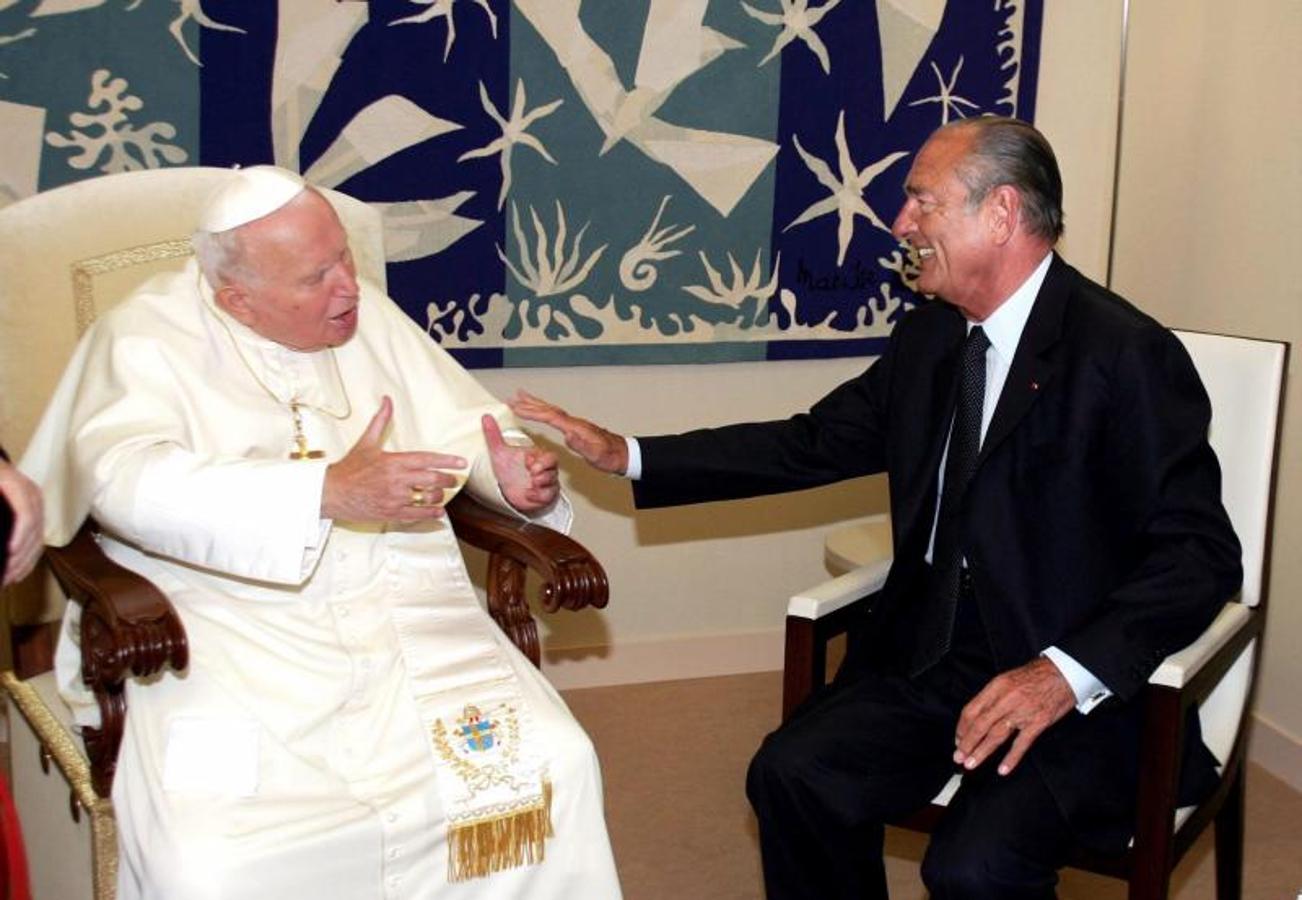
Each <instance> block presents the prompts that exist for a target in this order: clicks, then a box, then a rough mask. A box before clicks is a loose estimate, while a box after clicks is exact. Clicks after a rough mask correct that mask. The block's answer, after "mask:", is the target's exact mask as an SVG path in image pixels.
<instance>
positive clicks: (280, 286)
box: [236, 190, 359, 351]
mask: <svg viewBox="0 0 1302 900" xmlns="http://www.w3.org/2000/svg"><path fill="white" fill-rule="evenodd" d="M244 229H245V230H244V231H243V232H242V233H241V234H240V246H241V249H242V251H243V263H244V269H245V270H246V271H247V272H248V273H249V274H248V276H247V277H245V278H241V279H237V280H236V288H237V289H238V290H240V291H241V292H242V294H243V303H241V304H240V308H241V312H240V313H238V314H237V318H239V320H240V321H241V322H243V323H244V324H245V325H247V326H248V327H249V328H251V329H253V330H254V331H256V332H257V333H258V334H260V335H262V336H263V337H265V338H268V339H270V340H273V341H275V342H276V343H278V344H283V345H284V346H286V347H290V348H292V349H294V350H304V351H308V350H320V349H323V348H325V347H338V346H339V345H340V344H343V343H344V342H346V341H347V340H348V339H349V338H351V337H352V336H353V333H354V332H355V331H356V330H357V298H358V293H359V289H358V287H357V277H356V270H355V269H354V267H353V257H352V254H351V253H350V252H349V250H348V237H347V235H346V234H345V232H344V229H343V226H342V225H340V224H339V217H338V216H336V215H335V211H334V209H333V207H331V206H330V204H329V203H328V202H327V201H326V200H325V199H324V198H323V197H322V196H321V195H320V194H317V193H316V192H314V191H310V190H309V191H304V192H303V193H302V194H301V195H299V196H298V197H296V198H295V199H294V200H292V201H291V202H290V203H288V204H287V205H285V206H284V207H282V208H281V209H278V210H276V211H275V212H274V213H272V214H271V215H269V216H266V217H264V218H262V219H259V220H257V221H255V222H250V223H249V224H248V225H246V226H244Z"/></svg>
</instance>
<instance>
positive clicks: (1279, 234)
mask: <svg viewBox="0 0 1302 900" xmlns="http://www.w3.org/2000/svg"><path fill="white" fill-rule="evenodd" d="M1300 41H1302V4H1299V3H1298V2H1297V0H1256V2H1253V3H1243V4H1238V5H1236V6H1235V7H1234V11H1233V13H1232V14H1231V13H1228V12H1227V7H1226V6H1225V4H1223V3H1221V2H1218V0H1145V2H1143V3H1136V4H1133V9H1132V13H1131V22H1130V52H1129V54H1128V57H1129V62H1128V67H1127V73H1126V80H1127V83H1126V107H1125V119H1124V123H1123V126H1122V133H1123V143H1122V154H1121V174H1122V177H1121V190H1120V193H1119V202H1118V210H1117V239H1116V246H1117V250H1116V256H1115V264H1114V279H1113V282H1114V287H1115V288H1116V289H1117V290H1118V291H1120V292H1121V293H1123V294H1125V295H1126V296H1128V297H1129V298H1130V299H1132V300H1134V301H1135V302H1136V303H1139V304H1140V305H1142V306H1143V307H1144V308H1145V309H1147V310H1149V311H1150V312H1152V313H1153V314H1154V315H1156V316H1157V317H1158V318H1160V319H1162V320H1163V321H1164V322H1166V323H1168V324H1170V325H1174V326H1177V327H1181V328H1192V329H1201V330H1206V331H1221V332H1229V333H1233V334H1244V335H1250V336H1255V337H1269V338H1275V339H1280V340H1286V341H1291V342H1293V359H1292V365H1291V370H1292V371H1291V375H1290V376H1289V378H1288V384H1287V386H1286V397H1287V406H1286V408H1285V411H1284V435H1283V443H1282V447H1281V448H1280V472H1279V483H1278V487H1277V489H1276V507H1275V538H1274V554H1273V562H1272V573H1271V579H1270V598H1271V603H1270V614H1269V616H1268V620H1267V628H1266V645H1265V659H1264V665H1263V669H1262V673H1261V680H1260V682H1259V688H1258V698H1257V715H1258V722H1257V726H1256V730H1255V732H1254V746H1253V755H1254V757H1255V758H1257V759H1258V760H1259V761H1260V762H1262V763H1264V764H1266V765H1267V766H1268V767H1270V768H1271V769H1273V770H1274V771H1275V772H1277V773H1279V774H1281V775H1283V776H1284V777H1286V778H1288V779H1289V780H1290V781H1291V782H1292V783H1293V785H1294V786H1295V787H1298V788H1299V789H1302V703H1299V702H1298V693H1297V691H1298V687H1299V685H1302V655H1299V654H1298V652H1297V647H1298V644H1299V641H1300V640H1302V604H1299V603H1298V602H1297V595H1298V593H1299V591H1300V590H1302V554H1299V553H1297V552H1296V550H1295V549H1294V548H1296V547H1297V546H1298V544H1299V541H1302V482H1300V481H1299V479H1298V478H1297V471H1298V466H1297V460H1298V457H1299V453H1300V452H1302V384H1300V383H1299V379H1302V374H1300V373H1302V360H1300V359H1299V356H1298V353H1299V350H1300V349H1302V348H1299V344H1300V343H1302V281H1299V278H1298V276H1297V273H1296V272H1295V271H1294V270H1293V267H1292V265H1291V261H1292V260H1293V259H1294V254H1296V253H1298V251H1299V245H1300V244H1302V119H1300V118H1299V113H1302V79H1299V78H1298V76H1297V72H1296V63H1295V55H1296V48H1297V46H1298V43H1299V42H1300ZM1290 460H1291V461H1292V464H1291V465H1290V462H1289V461H1290Z"/></svg>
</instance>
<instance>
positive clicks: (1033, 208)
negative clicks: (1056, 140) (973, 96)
mask: <svg viewBox="0 0 1302 900" xmlns="http://www.w3.org/2000/svg"><path fill="white" fill-rule="evenodd" d="M950 129H962V130H964V131H968V132H971V133H972V146H971V149H970V150H969V151H968V154H967V156H966V158H965V159H964V160H963V161H962V162H961V163H960V164H959V166H958V170H957V174H958V177H959V180H961V181H962V182H963V184H964V185H966V186H967V191H968V193H967V202H968V206H969V208H971V207H976V206H977V205H979V204H980V203H981V201H983V200H984V199H985V198H986V196H987V195H988V194H989V193H990V191H991V190H992V189H994V188H996V187H999V186H1000V185H1004V184H1006V185H1009V186H1010V187H1012V188H1013V189H1015V190H1016V191H1017V193H1018V194H1020V195H1021V198H1022V216H1023V221H1024V222H1025V224H1026V227H1027V230H1028V231H1030V233H1031V234H1034V235H1036V236H1038V237H1042V238H1045V239H1046V240H1049V241H1051V242H1052V241H1057V240H1058V238H1060V237H1062V231H1063V213H1062V175H1061V174H1060V173H1059V171H1058V160H1057V159H1056V158H1055V157H1054V155H1053V148H1052V147H1050V146H1049V142H1048V141H1047V140H1046V139H1045V137H1044V135H1043V134H1041V133H1040V132H1039V131H1037V130H1036V129H1035V128H1034V127H1033V126H1031V125H1029V124H1028V123H1026V122H1023V121H1021V120H1019V119H1010V118H1006V117H1002V116H981V117H979V118H975V119H961V120H959V121H958V122H953V123H951V124H949V125H946V126H945V127H944V128H943V129H941V130H942V131H948V130H950Z"/></svg>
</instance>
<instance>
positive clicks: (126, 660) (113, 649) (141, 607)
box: [45, 521, 190, 797]
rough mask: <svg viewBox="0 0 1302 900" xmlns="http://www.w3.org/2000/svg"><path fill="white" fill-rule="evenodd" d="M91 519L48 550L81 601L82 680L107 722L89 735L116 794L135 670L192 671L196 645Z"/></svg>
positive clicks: (103, 782)
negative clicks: (127, 688)
mask: <svg viewBox="0 0 1302 900" xmlns="http://www.w3.org/2000/svg"><path fill="white" fill-rule="evenodd" d="M93 529H94V523H93V522H90V521H87V522H86V524H85V525H83V526H82V528H81V530H80V531H78V532H77V536H76V537H74V538H73V539H72V541H71V542H70V543H69V544H68V545H67V546H66V547H50V548H47V549H46V551H45V552H46V558H47V559H48V560H49V563H50V568H51V570H52V571H53V572H54V575H55V577H56V578H57V579H58V581H59V584H60V586H61V587H62V588H63V590H64V593H66V594H67V595H68V597H69V599H71V600H74V601H76V602H77V603H80V604H81V606H82V613H81V669H82V680H83V681H85V683H86V685H87V686H88V687H89V688H90V689H91V690H92V691H93V692H94V693H95V699H96V701H97V702H98V704H99V710H100V717H101V722H100V727H99V728H86V729H84V730H83V737H84V738H85V741H86V752H87V755H88V756H89V757H90V764H91V778H92V780H93V782H94V786H95V792H96V793H97V794H99V795H100V796H101V797H107V796H109V792H110V790H111V789H112V785H113V772H114V770H115V768H116V767H117V755H118V745H119V744H120V743H121V742H122V729H123V727H124V725H125V723H126V698H125V696H124V695H123V686H124V683H125V681H126V678H127V675H128V674H131V675H137V676H142V675H152V674H153V673H155V672H158V671H160V670H161V669H162V668H163V667H164V666H167V665H170V666H172V667H173V668H176V669H183V668H185V666H186V664H187V663H188V662H189V658H190V652H189V644H188V643H187V641H186V637H185V628H184V627H183V626H182V625H181V619H180V617H178V616H177V614H176V610H175V609H174V608H173V607H172V604H171V602H170V601H169V600H168V599H167V597H165V596H164V595H163V593H162V592H161V591H160V590H158V588H156V587H154V585H153V584H151V583H150V582H149V581H147V580H145V579H144V578H141V577H140V576H139V575H137V574H136V573H134V572H132V571H130V570H128V569H124V568H122V567H121V566H119V565H118V564H117V563H115V562H113V561H112V560H110V559H109V558H108V557H107V556H105V555H104V552H103V551H102V550H101V549H100V547H99V544H98V543H96V541H95V536H94V531H93Z"/></svg>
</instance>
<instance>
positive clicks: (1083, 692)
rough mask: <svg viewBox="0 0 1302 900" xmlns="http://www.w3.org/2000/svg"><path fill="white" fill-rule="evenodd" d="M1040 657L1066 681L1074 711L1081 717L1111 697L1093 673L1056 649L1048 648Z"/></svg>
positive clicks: (1110, 693) (1109, 692)
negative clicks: (1072, 698) (1047, 661)
mask: <svg viewBox="0 0 1302 900" xmlns="http://www.w3.org/2000/svg"><path fill="white" fill-rule="evenodd" d="M1040 655H1041V656H1043V657H1045V658H1046V659H1048V660H1049V662H1051V663H1053V664H1054V665H1055V666H1057V667H1058V671H1059V672H1061V673H1062V677H1063V678H1066V679H1067V683H1068V684H1070V685H1071V690H1072V693H1073V694H1075V695H1076V710H1077V711H1078V712H1079V713H1080V714H1081V715H1087V714H1088V713H1089V711H1090V710H1092V709H1093V708H1094V707H1096V706H1098V705H1099V704H1100V703H1102V702H1103V701H1104V700H1106V699H1108V698H1109V697H1111V696H1112V692H1111V691H1110V690H1108V689H1107V688H1106V687H1104V685H1103V682H1101V681H1099V680H1098V678H1097V677H1095V675H1094V673H1093V672H1091V671H1090V670H1089V669H1087V668H1085V667H1084V666H1082V665H1081V664H1080V663H1078V662H1076V660H1074V659H1072V658H1071V657H1070V656H1068V655H1067V654H1066V653H1064V652H1063V651H1061V650H1059V649H1058V648H1057V647H1049V648H1048V649H1046V650H1045V651H1044V652H1043V653H1041V654H1040Z"/></svg>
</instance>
